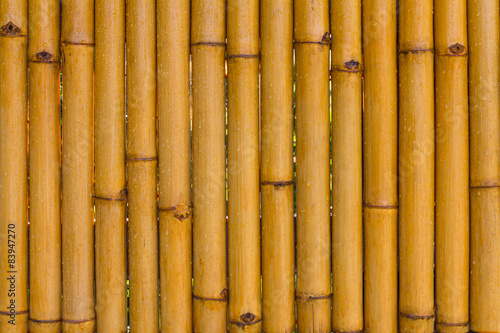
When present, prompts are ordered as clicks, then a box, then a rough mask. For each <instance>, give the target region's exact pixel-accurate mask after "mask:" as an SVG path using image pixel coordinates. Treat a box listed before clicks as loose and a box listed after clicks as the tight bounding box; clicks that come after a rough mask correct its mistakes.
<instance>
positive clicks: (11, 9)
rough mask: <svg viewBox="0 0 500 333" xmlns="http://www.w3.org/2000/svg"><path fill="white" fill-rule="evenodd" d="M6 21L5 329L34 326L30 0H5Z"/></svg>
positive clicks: (1, 158)
mask: <svg viewBox="0 0 500 333" xmlns="http://www.w3.org/2000/svg"><path fill="white" fill-rule="evenodd" d="M0 25H1V28H0V152H1V153H0V235H1V236H0V290H2V291H3V292H2V294H1V295H0V309H1V310H0V331H1V332H6V333H10V332H18V333H24V332H27V331H28V223H27V205H26V203H27V196H28V192H27V190H28V170H27V165H28V163H27V162H28V161H27V156H26V145H27V127H26V121H27V102H28V71H27V69H28V58H27V52H28V1H27V0H19V1H2V3H1V4H0ZM12 272H15V273H12Z"/></svg>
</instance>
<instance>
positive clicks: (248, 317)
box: [240, 312, 257, 324]
mask: <svg viewBox="0 0 500 333" xmlns="http://www.w3.org/2000/svg"><path fill="white" fill-rule="evenodd" d="M255 318H257V316H255V315H254V314H253V313H251V312H247V313H244V314H242V315H241V316H240V319H241V320H242V321H243V322H244V323H247V324H248V323H251V322H253V321H254V320H255Z"/></svg>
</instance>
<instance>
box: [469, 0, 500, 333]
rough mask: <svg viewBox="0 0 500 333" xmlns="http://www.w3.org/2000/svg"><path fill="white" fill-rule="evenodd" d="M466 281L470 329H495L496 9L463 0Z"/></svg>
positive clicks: (499, 290) (498, 255)
mask: <svg viewBox="0 0 500 333" xmlns="http://www.w3.org/2000/svg"><path fill="white" fill-rule="evenodd" d="M468 23H469V25H468V33H469V47H470V50H469V99H470V102H469V105H470V201H471V215H470V216H471V259H470V261H471V276H470V279H471V282H470V288H471V290H470V329H471V331H475V332H495V331H500V308H499V307H498V299H499V297H500V285H499V284H498V281H499V280H500V201H499V200H500V189H499V184H500V99H499V96H500V89H499V82H500V67H499V66H500V63H499V61H498V60H499V59H500V50H499V48H498V45H499V44H500V32H499V31H500V30H499V29H498V27H499V24H500V11H499V1H498V0H478V1H468Z"/></svg>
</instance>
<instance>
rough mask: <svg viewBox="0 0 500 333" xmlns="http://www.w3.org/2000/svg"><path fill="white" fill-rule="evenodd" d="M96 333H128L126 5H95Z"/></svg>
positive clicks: (102, 0)
mask: <svg viewBox="0 0 500 333" xmlns="http://www.w3.org/2000/svg"><path fill="white" fill-rule="evenodd" d="M95 27H96V29H95V42H96V44H95V206H96V207H95V209H96V228H95V243H96V298H97V302H96V303H97V331H98V332H126V329H127V304H126V303H127V299H126V297H127V294H126V292H127V291H126V289H127V285H126V280H127V270H126V268H127V253H126V251H127V250H126V224H125V223H126V220H125V214H126V189H125V1H122V0H120V1H110V0H96V1H95Z"/></svg>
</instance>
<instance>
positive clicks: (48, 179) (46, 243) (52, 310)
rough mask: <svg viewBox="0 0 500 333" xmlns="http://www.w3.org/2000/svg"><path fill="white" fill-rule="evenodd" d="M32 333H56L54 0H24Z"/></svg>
mask: <svg viewBox="0 0 500 333" xmlns="http://www.w3.org/2000/svg"><path fill="white" fill-rule="evenodd" d="M28 60H29V85H30V89H29V105H30V108H29V113H30V114H29V119H30V127H29V136H30V154H29V163H30V184H29V186H30V223H31V225H30V236H29V238H30V245H29V248H30V250H29V251H30V313H29V319H30V320H29V326H30V331H31V332H35V333H38V332H60V331H61V217H60V184H61V165H60V143H61V140H60V125H61V111H60V104H59V103H60V98H61V96H60V81H59V78H60V53H59V1H55V0H51V1H46V0H30V1H29V47H28Z"/></svg>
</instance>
